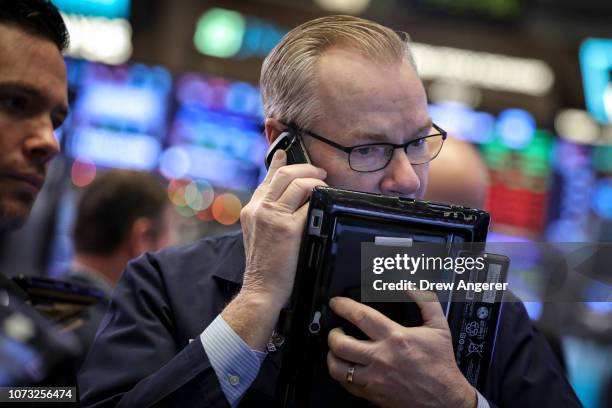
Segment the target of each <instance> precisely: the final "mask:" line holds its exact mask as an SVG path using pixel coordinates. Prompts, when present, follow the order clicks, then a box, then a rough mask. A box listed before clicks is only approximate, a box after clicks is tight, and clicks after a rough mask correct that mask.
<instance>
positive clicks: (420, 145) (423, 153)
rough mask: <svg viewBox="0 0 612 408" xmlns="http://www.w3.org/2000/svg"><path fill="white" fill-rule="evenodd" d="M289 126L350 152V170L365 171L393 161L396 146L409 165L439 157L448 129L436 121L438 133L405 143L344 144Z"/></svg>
mask: <svg viewBox="0 0 612 408" xmlns="http://www.w3.org/2000/svg"><path fill="white" fill-rule="evenodd" d="M289 127H290V128H291V129H293V130H294V131H297V132H300V133H304V134H307V135H308V136H311V137H313V138H315V139H317V140H320V141H321V142H323V143H325V144H328V145H330V146H331V147H334V148H336V149H338V150H342V151H343V152H345V153H348V155H349V157H348V161H349V166H350V167H351V169H353V170H355V171H358V172H362V173H370V172H374V171H378V170H382V169H384V168H385V167H387V166H388V165H389V163H390V162H391V158H392V157H393V152H395V149H403V150H404V152H405V153H406V157H407V158H408V160H409V161H410V164H413V165H417V164H425V163H428V162H430V161H432V160H433V159H435V158H436V156H438V154H439V153H440V150H442V144H443V143H444V141H445V140H446V136H447V132H446V131H445V130H443V129H442V128H440V127H439V126H438V125H436V124H435V123H434V124H432V127H433V128H434V129H435V131H436V132H438V133H434V134H432V135H428V136H425V137H420V138H418V139H414V140H411V141H409V142H406V143H403V144H394V143H368V144H362V145H357V146H342V145H341V144H338V143H336V142H334V141H331V140H329V139H327V138H325V137H323V136H320V135H318V134H316V133H314V132H311V131H310V130H307V129H303V128H300V127H298V126H296V125H295V124H290V125H289Z"/></svg>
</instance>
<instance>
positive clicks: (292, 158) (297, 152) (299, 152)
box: [266, 130, 310, 169]
mask: <svg viewBox="0 0 612 408" xmlns="http://www.w3.org/2000/svg"><path fill="white" fill-rule="evenodd" d="M278 149H283V150H284V151H285V152H287V164H298V163H310V158H309V157H308V153H307V152H306V147H304V143H303V142H302V138H301V137H299V135H298V134H297V133H295V132H292V131H290V130H288V131H286V132H283V133H281V134H280V136H278V138H276V140H275V141H274V143H272V144H271V145H270V148H269V149H268V153H266V169H269V168H270V163H271V162H272V157H274V153H276V151H277V150H278Z"/></svg>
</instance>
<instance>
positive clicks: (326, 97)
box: [303, 48, 431, 198]
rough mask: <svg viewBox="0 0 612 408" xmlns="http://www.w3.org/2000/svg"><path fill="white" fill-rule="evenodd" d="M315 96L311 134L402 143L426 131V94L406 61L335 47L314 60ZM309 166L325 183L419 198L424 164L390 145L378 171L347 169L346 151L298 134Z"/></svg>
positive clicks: (424, 182)
mask: <svg viewBox="0 0 612 408" xmlns="http://www.w3.org/2000/svg"><path fill="white" fill-rule="evenodd" d="M317 75H318V82H317V91H316V92H317V94H316V97H317V99H318V101H319V103H320V104H321V105H320V106H321V110H322V112H323V117H322V118H321V119H320V120H318V121H317V122H315V124H314V126H313V127H312V129H309V130H312V131H313V132H316V133H318V134H319V135H321V136H324V137H326V138H329V139H331V140H333V141H335V142H337V143H339V144H341V145H344V146H355V145H358V144H366V143H375V142H383V143H384V142H386V143H395V144H400V143H406V142H408V141H409V140H411V139H414V138H417V137H421V136H426V135H427V134H428V133H429V132H430V130H431V119H430V117H429V114H428V113H427V97H426V95H425V91H424V89H423V85H422V84H421V81H420V80H419V78H418V76H417V75H416V73H415V71H414V68H413V67H412V66H411V65H410V63H408V62H402V63H397V64H392V65H389V64H377V63H376V62H373V61H372V60H371V59H370V60H369V59H366V58H364V57H362V56H360V55H358V54H356V53H354V52H351V51H347V50H344V49H341V48H332V49H330V50H328V51H326V52H325V53H324V54H323V55H322V56H321V57H320V59H319V61H318V64H317ZM303 138H304V142H305V144H306V148H307V150H308V152H309V154H310V156H311V159H312V162H313V164H314V165H315V166H318V167H322V168H324V169H325V170H326V171H327V179H326V182H327V184H329V185H330V186H333V187H338V188H344V189H348V190H356V191H364V192H369V193H379V194H385V195H394V196H404V197H413V198H421V197H422V196H423V194H424V192H425V189H426V187H427V169H428V165H427V164H421V165H415V166H413V165H411V164H410V162H409V161H408V158H407V157H406V154H405V153H404V151H403V150H402V149H396V150H395V152H394V154H393V157H392V159H391V162H390V163H389V164H388V166H387V167H385V168H384V169H382V170H379V171H375V172H371V173H360V172H356V171H354V170H352V169H351V168H350V167H349V163H348V155H347V153H345V152H343V151H340V150H338V149H335V148H333V147H331V146H329V145H326V144H325V143H323V142H321V141H319V140H315V139H314V138H312V137H309V136H308V135H304V136H303Z"/></svg>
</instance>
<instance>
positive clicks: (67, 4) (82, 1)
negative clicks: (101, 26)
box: [53, 0, 131, 18]
mask: <svg viewBox="0 0 612 408" xmlns="http://www.w3.org/2000/svg"><path fill="white" fill-rule="evenodd" d="M130 3H131V1H130V0H53V4H54V5H55V6H56V7H57V8H59V9H60V10H61V11H63V12H64V13H70V14H81V15H85V16H98V17H106V18H128V16H129V14H130Z"/></svg>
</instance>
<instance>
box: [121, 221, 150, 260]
mask: <svg viewBox="0 0 612 408" xmlns="http://www.w3.org/2000/svg"><path fill="white" fill-rule="evenodd" d="M152 228H153V223H152V222H151V220H150V219H149V218H146V217H141V218H138V219H137V220H136V221H134V223H133V224H132V226H131V228H130V230H129V233H128V236H127V244H128V250H129V252H130V256H131V257H132V258H136V257H137V256H140V255H142V254H143V253H145V252H146V251H149V250H150V247H151V229H152Z"/></svg>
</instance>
